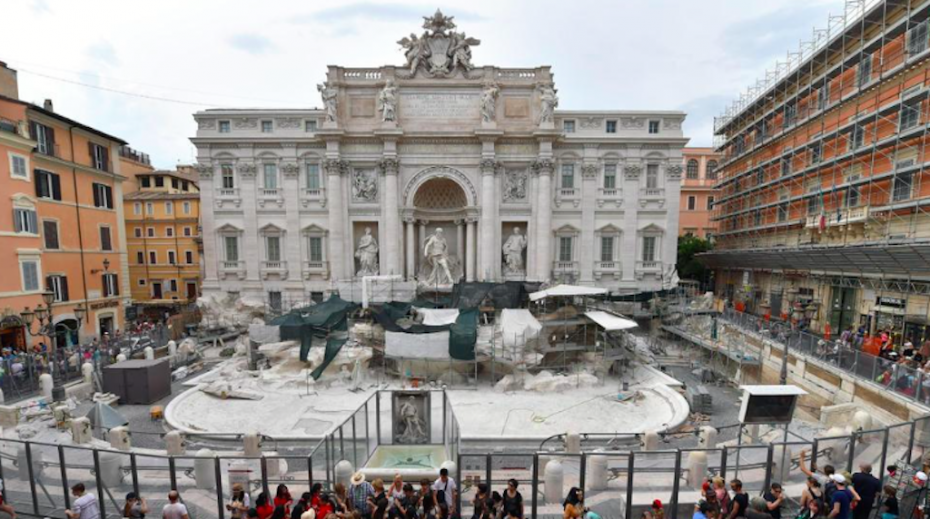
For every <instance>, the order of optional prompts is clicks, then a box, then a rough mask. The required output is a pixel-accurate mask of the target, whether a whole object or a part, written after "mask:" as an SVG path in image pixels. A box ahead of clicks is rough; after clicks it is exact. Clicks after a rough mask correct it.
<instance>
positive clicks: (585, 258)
mask: <svg viewBox="0 0 930 519" xmlns="http://www.w3.org/2000/svg"><path fill="white" fill-rule="evenodd" d="M581 176H582V182H581V251H580V252H581V254H580V255H579V259H580V261H581V284H582V285H593V284H594V262H595V261H596V260H597V259H598V258H597V257H596V256H595V246H594V245H595V244H594V225H595V222H594V208H595V206H596V204H597V164H595V163H590V162H589V163H586V164H584V165H583V166H581Z"/></svg>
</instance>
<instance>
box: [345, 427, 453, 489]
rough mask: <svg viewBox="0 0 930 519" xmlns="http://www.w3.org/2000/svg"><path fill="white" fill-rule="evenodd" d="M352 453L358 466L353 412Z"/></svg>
mask: <svg viewBox="0 0 930 519" xmlns="http://www.w3.org/2000/svg"><path fill="white" fill-rule="evenodd" d="M352 454H353V456H352V459H353V461H354V462H355V466H356V467H358V466H359V465H358V437H357V436H356V435H355V413H352ZM456 481H458V480H456Z"/></svg>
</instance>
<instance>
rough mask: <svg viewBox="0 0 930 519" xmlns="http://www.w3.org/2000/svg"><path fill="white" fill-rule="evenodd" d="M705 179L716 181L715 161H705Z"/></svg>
mask: <svg viewBox="0 0 930 519" xmlns="http://www.w3.org/2000/svg"><path fill="white" fill-rule="evenodd" d="M707 178H708V180H717V161H716V160H709V161H707Z"/></svg>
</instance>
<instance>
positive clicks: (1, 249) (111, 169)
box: [0, 64, 129, 346]
mask: <svg viewBox="0 0 930 519" xmlns="http://www.w3.org/2000/svg"><path fill="white" fill-rule="evenodd" d="M0 75H3V76H4V77H7V78H9V77H10V76H11V75H12V76H13V77H15V74H10V73H9V69H7V68H6V67H5V66H4V65H2V64H0ZM5 91H6V92H7V93H12V92H14V91H13V90H12V89H6V90H5ZM124 144H126V143H125V142H124V141H123V140H121V139H119V138H117V137H113V136H111V135H108V134H106V133H104V132H102V131H99V130H97V129H94V128H91V127H89V126H86V125H84V124H81V123H79V122H77V121H74V120H72V119H69V118H67V117H64V116H62V115H60V114H58V113H56V112H55V111H54V108H53V106H52V103H51V102H50V101H46V103H45V105H44V106H37V105H33V104H30V103H27V102H24V101H20V100H18V99H16V98H15V97H9V96H3V95H0V193H2V196H0V271H2V272H3V273H4V275H2V276H0V316H2V318H0V345H2V346H23V345H25V344H28V343H30V342H32V341H38V340H45V339H44V338H41V339H40V338H31V337H30V336H29V334H27V333H25V330H24V327H23V326H22V324H23V323H22V322H21V320H20V318H19V315H20V314H21V313H22V312H23V311H24V310H25V309H26V308H27V307H28V308H31V309H35V308H36V307H37V306H38V305H39V304H40V303H41V302H42V297H41V295H42V293H43V292H45V291H51V292H53V293H54V303H53V304H52V310H53V312H52V314H53V324H54V325H55V330H56V333H57V335H56V341H57V342H58V344H60V345H61V344H73V343H74V342H75V341H77V340H78V337H79V336H81V337H87V336H91V335H97V334H100V333H102V332H112V331H114V330H118V329H122V328H123V321H124V305H125V304H126V302H127V301H128V297H129V290H128V288H129V286H128V280H129V276H128V265H127V262H126V259H127V258H126V237H125V234H124V231H123V221H124V218H123V200H122V199H123V194H122V182H123V180H124V177H123V176H122V175H121V174H120V163H119V161H117V160H114V157H116V156H118V153H119V148H120V146H122V145H124ZM78 307H80V308H82V309H84V311H85V312H86V316H85V317H84V319H83V323H82V326H81V328H80V330H78V327H77V325H78V322H77V319H76V312H75V309H76V308H78ZM37 328H38V325H35V324H34V325H33V330H34V331H35V330H36V329H37Z"/></svg>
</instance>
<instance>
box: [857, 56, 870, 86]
mask: <svg viewBox="0 0 930 519" xmlns="http://www.w3.org/2000/svg"><path fill="white" fill-rule="evenodd" d="M871 80H872V55H871V54H864V55H863V56H862V59H860V60H859V68H858V69H857V70H856V81H857V83H858V84H859V86H860V87H861V86H864V85H865V84H866V83H868V82H869V81H871Z"/></svg>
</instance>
